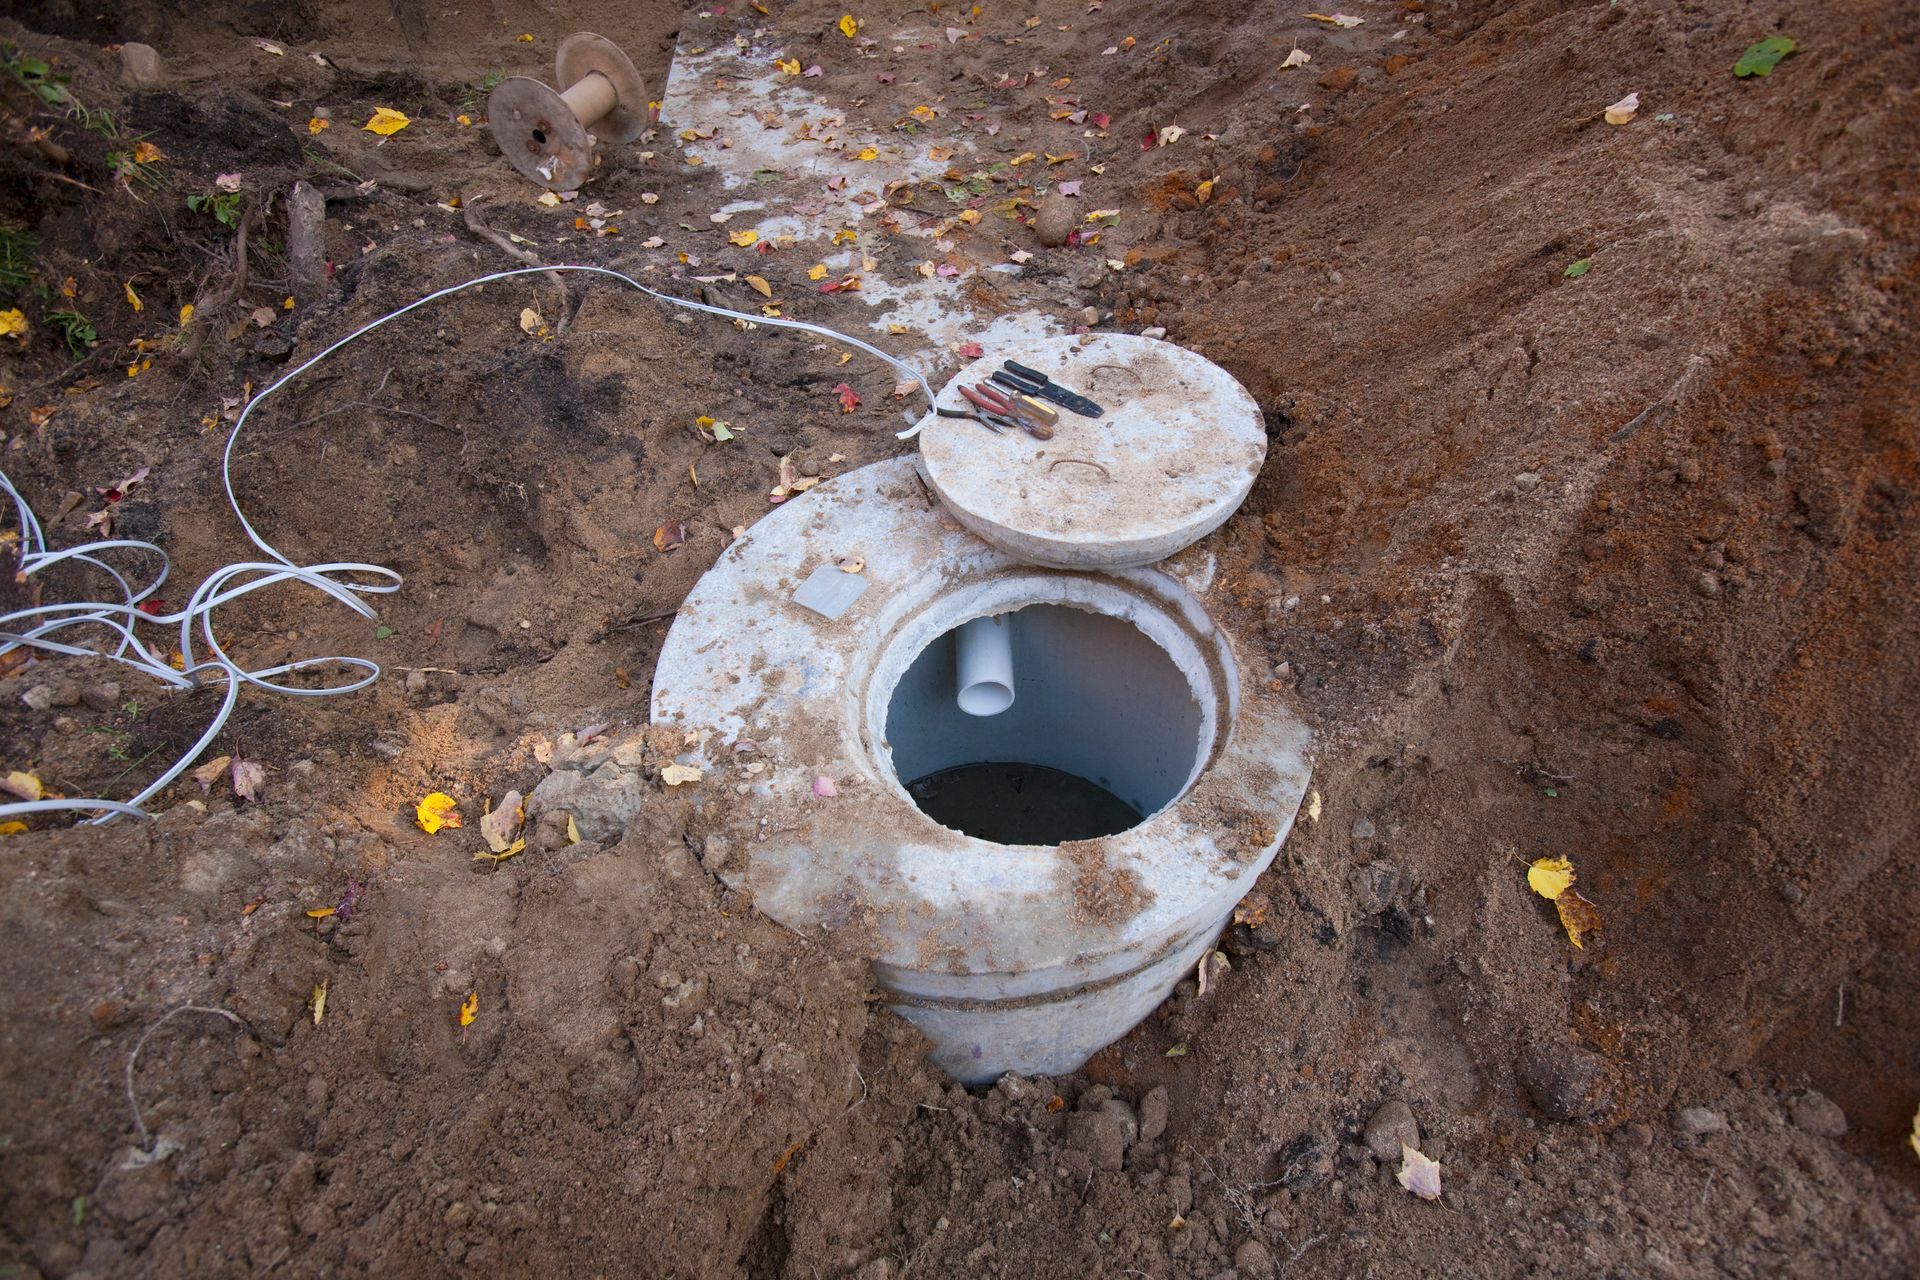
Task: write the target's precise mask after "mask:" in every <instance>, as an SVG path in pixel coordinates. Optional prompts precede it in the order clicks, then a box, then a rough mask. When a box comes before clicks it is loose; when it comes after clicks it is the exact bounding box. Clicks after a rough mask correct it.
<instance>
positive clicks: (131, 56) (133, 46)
mask: <svg viewBox="0 0 1920 1280" xmlns="http://www.w3.org/2000/svg"><path fill="white" fill-rule="evenodd" d="M120 74H121V76H122V77H123V78H124V79H125V80H126V82H127V83H128V84H129V85H131V86H132V87H133V88H135V89H158V88H159V87H160V86H161V85H163V84H165V83H166V82H167V69H166V64H164V63H163V62H161V61H160V51H159V50H157V49H155V48H154V47H153V46H152V45H150V44H139V43H136V42H134V41H128V42H127V43H126V44H123V45H121V46H120Z"/></svg>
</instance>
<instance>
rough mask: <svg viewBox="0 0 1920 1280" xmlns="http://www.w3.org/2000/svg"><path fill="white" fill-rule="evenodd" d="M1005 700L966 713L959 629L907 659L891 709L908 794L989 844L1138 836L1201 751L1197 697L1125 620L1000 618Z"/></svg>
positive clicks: (1053, 608) (1048, 609) (1058, 610)
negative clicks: (1135, 830)
mask: <svg viewBox="0 0 1920 1280" xmlns="http://www.w3.org/2000/svg"><path fill="white" fill-rule="evenodd" d="M1001 617H1002V619H1004V620H1005V622H1006V623H1007V624H1008V625H1007V627H1006V632H1007V639H1008V645H1007V648H1008V651H1009V656H1010V659H1011V662H1010V665H1011V684H1010V688H1011V693H1012V701H1011V702H1010V703H1008V704H1007V705H1006V707H1005V709H1004V710H1001V711H999V712H998V713H997V714H991V715H982V714H979V713H978V712H977V711H974V712H969V710H967V709H966V707H965V706H963V703H962V699H961V697H960V694H961V684H960V675H961V673H960V666H961V656H960V653H959V650H960V648H961V644H960V636H961V633H962V632H963V631H964V630H965V629H964V628H963V627H956V628H954V629H953V630H950V631H948V632H946V633H945V634H943V635H941V636H939V637H938V638H936V639H935V640H934V641H933V642H932V643H931V644H929V645H928V646H927V647H926V648H925V649H923V650H921V652H920V654H919V655H918V656H917V657H916V658H914V660H913V662H912V664H911V665H909V666H908V668H907V670H906V671H905V673H904V674H902V676H901V678H900V682H899V684H898V685H896V686H895V687H894V690H893V695H892V697H891V699H890V700H889V702H888V704H887V742H888V744H889V746H890V747H891V749H892V756H893V767H894V771H895V772H896V773H897V774H898V776H899V777H900V779H901V781H902V783H903V784H904V785H905V786H906V789H907V794H908V795H909V796H911V797H912V798H913V802H914V803H915V804H916V805H918V806H919V807H920V810H921V812H923V813H925V814H926V815H927V816H928V817H930V818H932V819H933V820H934V821H936V822H938V823H940V824H941V825H942V826H946V827H950V828H952V829H954V830H956V831H960V832H962V833H964V834H966V835H970V836H974V837H977V838H979V839H982V840H991V841H993V842H994V843H996V844H1042V845H1052V844H1061V843H1063V842H1065V841H1068V840H1090V839H1093V838H1095V837H1097V836H1105V835H1114V834H1116V833H1118V832H1121V831H1126V830H1128V829H1129V828H1132V827H1136V826H1138V825H1139V824H1140V823H1142V822H1144V821H1145V820H1146V819H1147V818H1149V817H1151V816H1152V815H1153V814H1155V813H1157V812H1159V811H1160V810H1161V809H1163V808H1165V807H1166V806H1167V805H1169V804H1171V803H1172V802H1173V801H1174V800H1176V799H1178V798H1179V796H1180V793H1181V791H1182V790H1183V789H1184V788H1185V787H1186V784H1187V780H1188V779H1189V778H1190V777H1192V775H1193V773H1194V769H1195V765H1196V764H1197V763H1198V761H1199V757H1200V754H1201V752H1202V750H1203V743H1202V742H1201V730H1202V716H1201V708H1200V704H1199V702H1198V700H1197V699H1196V697H1195V695H1194V691H1193V689H1192V688H1191V686H1190V685H1189V684H1188V682H1187V678H1186V676H1185V675H1184V674H1182V672H1181V670H1180V668H1179V667H1178V666H1176V665H1175V664H1174V661H1173V659H1172V658H1171V657H1169V656H1168V654H1167V652H1166V651H1165V650H1164V649H1162V648H1161V647H1160V646H1159V645H1158V644H1156V643H1155V642H1154V641H1153V640H1152V639H1151V638H1149V637H1148V636H1147V635H1146V634H1145V633H1144V632H1142V631H1141V630H1140V629H1139V628H1138V627H1136V626H1134V625H1133V624H1132V623H1131V622H1128V621H1126V620H1125V619H1123V618H1115V617H1109V616H1107V615H1106V614H1101V613H1091V612H1088V611H1086V610H1083V609H1075V608H1068V607H1065V606H1061V605H1051V604H1036V605H1028V606H1026V607H1025V608H1022V609H1019V610H1017V611H1015V612H1013V613H1011V614H1004V615H1001Z"/></svg>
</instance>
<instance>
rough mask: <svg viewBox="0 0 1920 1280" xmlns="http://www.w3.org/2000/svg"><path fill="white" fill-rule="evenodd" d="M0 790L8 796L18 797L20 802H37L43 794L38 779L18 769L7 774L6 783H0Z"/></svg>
mask: <svg viewBox="0 0 1920 1280" xmlns="http://www.w3.org/2000/svg"><path fill="white" fill-rule="evenodd" d="M0 789H4V790H5V791H6V792H7V793H8V794H10V795H16V796H19V797H20V798H21V799H22V800H38V799H39V798H40V797H41V795H42V794H43V789H42V788H41V786H40V779H39V778H37V777H35V776H34V775H33V774H31V773H24V772H22V771H21V770H19V769H15V770H13V771H12V772H11V773H9V774H7V779H6V781H5V782H0Z"/></svg>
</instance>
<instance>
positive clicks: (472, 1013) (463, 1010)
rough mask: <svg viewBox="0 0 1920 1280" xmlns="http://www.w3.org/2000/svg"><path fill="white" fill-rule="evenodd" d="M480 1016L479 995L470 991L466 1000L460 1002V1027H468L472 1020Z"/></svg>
mask: <svg viewBox="0 0 1920 1280" xmlns="http://www.w3.org/2000/svg"><path fill="white" fill-rule="evenodd" d="M479 1016H480V993H479V992H478V991H470V992H468V993H467V998H466V999H465V1000H462V1001H461V1002H460V1025H461V1026H463V1027H470V1026H472V1025H473V1020H474V1019H475V1018H477V1017H479Z"/></svg>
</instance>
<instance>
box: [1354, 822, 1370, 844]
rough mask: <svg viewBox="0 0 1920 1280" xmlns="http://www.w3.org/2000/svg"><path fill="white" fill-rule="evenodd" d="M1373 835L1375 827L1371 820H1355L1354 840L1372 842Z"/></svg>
mask: <svg viewBox="0 0 1920 1280" xmlns="http://www.w3.org/2000/svg"><path fill="white" fill-rule="evenodd" d="M1373 835H1374V826H1373V820H1372V819H1371V818H1355V819H1354V820H1353V838H1354V839H1355V840H1371V839H1373Z"/></svg>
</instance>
